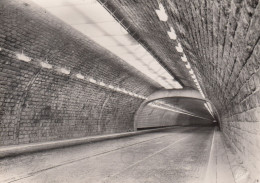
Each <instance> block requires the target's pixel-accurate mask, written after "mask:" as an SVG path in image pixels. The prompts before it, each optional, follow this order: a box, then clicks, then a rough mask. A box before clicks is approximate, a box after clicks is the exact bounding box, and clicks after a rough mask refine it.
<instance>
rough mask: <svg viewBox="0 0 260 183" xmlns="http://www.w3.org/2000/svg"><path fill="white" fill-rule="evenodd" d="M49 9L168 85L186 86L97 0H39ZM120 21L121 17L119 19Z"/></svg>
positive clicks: (155, 79) (172, 86) (126, 60)
mask: <svg viewBox="0 0 260 183" xmlns="http://www.w3.org/2000/svg"><path fill="white" fill-rule="evenodd" d="M35 3H37V4H39V5H40V6H42V7H43V8H45V9H46V10H47V11H49V12H51V13H52V14H53V15H55V16H56V17H58V18H60V19H61V20H63V21H64V22H65V23H67V24H69V25H71V26H72V27H73V28H75V29H76V30H78V31H80V32H81V33H83V34H84V35H86V36H87V37H89V38H90V39H92V40H93V41H95V42H96V43H98V44H100V45H101V46H103V47H104V48H106V49H108V50H109V51H111V52H112V53H114V54H115V55H117V56H118V57H119V58H121V59H122V60H124V61H125V62H126V63H128V64H129V65H131V66H133V67H134V68H136V69H137V70H139V71H140V72H142V73H143V74H145V75H146V76H148V77H150V78H151V79H153V80H154V81H155V82H157V83H158V84H159V85H161V86H162V87H164V88H166V89H172V88H182V86H181V85H180V83H179V82H178V81H176V80H175V78H174V76H172V75H171V74H170V73H169V72H168V71H167V70H166V69H165V68H164V67H163V66H161V65H160V64H159V63H158V62H157V61H156V58H155V57H154V56H153V55H152V54H151V53H150V51H149V49H148V48H146V47H145V46H144V45H143V44H142V43H140V42H138V40H135V39H133V37H132V36H131V35H130V34H129V33H128V32H127V31H126V30H127V28H126V27H123V26H121V25H120V23H118V22H117V20H116V19H115V17H113V16H112V15H111V14H110V13H109V12H108V11H107V10H106V9H105V8H104V7H102V5H101V4H99V3H98V2H97V1H93V0H58V1H53V0H35ZM118 21H120V20H118Z"/></svg>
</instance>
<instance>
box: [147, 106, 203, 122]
mask: <svg viewBox="0 0 260 183" xmlns="http://www.w3.org/2000/svg"><path fill="white" fill-rule="evenodd" d="M148 105H150V106H152V107H156V108H159V109H163V110H168V111H171V112H176V113H180V114H185V115H189V116H193V117H197V118H202V119H207V118H203V117H200V116H197V115H195V114H192V113H189V112H184V111H180V110H176V109H174V108H170V107H168V106H161V105H158V104H154V103H150V104H148Z"/></svg>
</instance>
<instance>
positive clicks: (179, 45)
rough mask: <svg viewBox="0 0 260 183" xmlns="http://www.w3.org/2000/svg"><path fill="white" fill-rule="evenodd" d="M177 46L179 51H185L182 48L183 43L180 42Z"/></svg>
mask: <svg viewBox="0 0 260 183" xmlns="http://www.w3.org/2000/svg"><path fill="white" fill-rule="evenodd" d="M175 48H176V50H177V51H178V52H180V53H182V52H183V49H182V47H181V44H180V43H178V46H176V47H175Z"/></svg>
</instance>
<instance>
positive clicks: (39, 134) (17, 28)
mask: <svg viewBox="0 0 260 183" xmlns="http://www.w3.org/2000/svg"><path fill="white" fill-rule="evenodd" d="M21 52H23V54H24V55H26V56H27V57H30V58H31V61H29V62H26V61H23V60H19V59H18V57H17V53H21ZM25 60H26V59H25ZM78 74H80V76H79V77H78ZM83 77H84V78H83ZM93 79H95V80H96V81H97V82H93ZM109 85H111V86H113V88H109ZM117 87H119V88H122V89H125V90H126V91H128V92H132V94H133V93H135V94H138V95H141V96H142V97H144V96H148V95H149V94H151V93H152V92H154V91H155V90H156V89H158V86H156V85H155V84H154V83H153V82H152V81H150V80H148V79H147V78H146V77H144V76H143V75H142V74H140V73H137V72H134V71H133V69H132V68H130V67H128V66H126V65H124V64H123V62H122V61H121V60H120V59H119V58H118V57H116V56H114V55H112V54H111V53H109V52H108V51H106V50H105V49H103V48H102V47H100V46H99V45H97V44H95V43H94V42H92V41H91V40H89V39H88V38H87V37H85V36H83V35H82V34H81V33H79V32H77V31H75V30H73V29H72V28H71V27H69V26H67V25H65V24H64V23H63V22H61V21H60V20H58V19H56V18H55V17H53V16H52V15H50V14H48V13H46V12H45V11H44V10H43V9H41V8H39V7H37V6H35V5H34V4H32V3H31V2H30V1H26V0H12V1H9V0H2V1H1V2H0V145H11V144H21V143H32V142H40V141H49V140H56V139H67V138H74V137H84V136H89V135H97V134H106V133H115V132H125V131H132V130H133V117H134V113H135V111H136V110H137V109H138V107H139V105H140V104H141V102H142V101H143V99H142V98H140V97H137V96H133V95H130V94H129V93H126V92H124V91H117V90H116V89H115V88H117Z"/></svg>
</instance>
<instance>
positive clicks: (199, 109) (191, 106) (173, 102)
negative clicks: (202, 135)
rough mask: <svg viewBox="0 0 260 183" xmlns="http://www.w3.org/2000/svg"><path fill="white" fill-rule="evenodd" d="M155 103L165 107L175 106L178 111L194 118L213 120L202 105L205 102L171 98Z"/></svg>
mask: <svg viewBox="0 0 260 183" xmlns="http://www.w3.org/2000/svg"><path fill="white" fill-rule="evenodd" d="M156 101H157V102H160V103H163V104H166V105H170V106H176V107H177V108H178V109H181V110H183V111H186V112H189V113H191V114H194V115H196V116H199V117H202V118H207V119H211V120H213V117H212V115H211V114H210V113H209V111H208V109H207V108H206V107H205V105H204V104H205V101H202V100H200V99H193V98H185V97H173V98H164V99H158V100H156Z"/></svg>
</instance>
